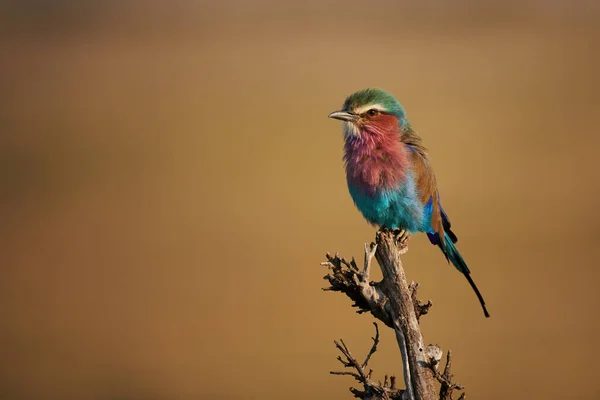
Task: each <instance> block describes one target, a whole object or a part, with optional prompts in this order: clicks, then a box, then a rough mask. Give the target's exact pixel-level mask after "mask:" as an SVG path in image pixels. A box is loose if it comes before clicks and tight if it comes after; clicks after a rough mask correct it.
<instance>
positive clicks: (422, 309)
mask: <svg viewBox="0 0 600 400" xmlns="http://www.w3.org/2000/svg"><path fill="white" fill-rule="evenodd" d="M418 288H419V284H418V283H417V282H415V281H412V282H411V283H410V285H408V289H409V290H410V297H411V298H412V301H413V306H414V307H415V314H416V316H417V321H419V320H420V319H421V315H425V314H427V313H428V312H429V309H430V308H431V306H432V305H433V304H432V303H431V300H427V303H422V302H420V301H419V299H417V289H418Z"/></svg>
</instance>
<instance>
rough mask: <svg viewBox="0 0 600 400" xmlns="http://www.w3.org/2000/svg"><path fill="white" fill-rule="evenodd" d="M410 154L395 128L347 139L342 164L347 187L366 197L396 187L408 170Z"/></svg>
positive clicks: (377, 130)
mask: <svg viewBox="0 0 600 400" xmlns="http://www.w3.org/2000/svg"><path fill="white" fill-rule="evenodd" d="M408 152H409V150H408V148H407V147H406V146H405V145H404V143H402V142H401V141H400V132H399V127H398V125H397V124H396V125H395V126H393V127H390V128H388V129H387V130H382V129H375V130H369V131H364V132H361V134H360V135H356V136H352V137H348V138H346V143H345V146H344V161H345V162H346V177H347V179H348V184H350V185H353V186H354V187H356V188H357V189H360V190H361V191H363V192H365V193H367V194H371V195H373V194H375V193H377V192H378V191H381V190H386V189H393V188H396V187H399V186H400V185H402V183H403V182H404V180H405V178H406V175H407V174H408V171H409V168H410V160H409V154H408Z"/></svg>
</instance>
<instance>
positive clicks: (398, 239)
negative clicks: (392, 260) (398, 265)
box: [392, 229, 410, 255]
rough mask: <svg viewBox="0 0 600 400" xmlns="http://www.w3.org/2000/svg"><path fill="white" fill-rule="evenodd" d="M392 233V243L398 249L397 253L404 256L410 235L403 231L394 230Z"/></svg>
mask: <svg viewBox="0 0 600 400" xmlns="http://www.w3.org/2000/svg"><path fill="white" fill-rule="evenodd" d="M392 233H393V234H394V242H395V243H396V246H397V247H398V252H399V253H400V254H401V255H402V254H405V253H406V252H407V251H408V239H409V238H410V233H408V232H407V231H405V230H404V229H394V230H393V231H392Z"/></svg>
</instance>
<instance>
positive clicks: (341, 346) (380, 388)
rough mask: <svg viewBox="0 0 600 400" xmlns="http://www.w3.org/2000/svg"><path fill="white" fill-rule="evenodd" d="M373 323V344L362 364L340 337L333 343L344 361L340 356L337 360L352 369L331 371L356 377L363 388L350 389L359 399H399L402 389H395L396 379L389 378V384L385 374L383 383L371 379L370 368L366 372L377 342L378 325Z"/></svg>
mask: <svg viewBox="0 0 600 400" xmlns="http://www.w3.org/2000/svg"><path fill="white" fill-rule="evenodd" d="M373 324H374V325H375V337H373V338H372V339H373V346H371V350H370V351H369V353H368V354H367V356H366V357H365V361H364V362H363V363H362V364H359V363H358V361H357V360H356V358H354V356H353V355H352V353H350V349H348V346H346V343H344V341H343V340H342V339H340V340H339V342H338V341H337V340H335V341H334V342H333V343H334V344H335V347H337V349H338V350H339V351H340V352H341V353H342V355H343V356H344V358H345V359H346V361H344V360H343V359H342V357H338V360H340V362H341V363H342V365H344V367H346V368H353V369H354V370H355V371H356V372H354V371H331V372H330V374H332V375H349V376H352V377H353V378H354V379H356V380H357V381H358V382H360V383H362V385H363V388H364V390H359V389H356V388H350V391H351V392H352V393H353V394H354V397H356V398H360V399H369V400H400V399H402V393H403V392H404V391H403V390H400V389H396V387H395V386H396V385H395V382H396V379H395V378H394V377H391V378H390V382H391V385H388V383H387V382H388V377H387V375H386V376H385V380H384V383H383V384H381V382H375V381H373V380H372V379H371V374H372V373H373V370H372V369H369V372H366V368H367V365H368V363H369V361H370V360H371V356H372V355H373V354H374V353H375V352H376V351H377V344H379V327H378V326H377V323H375V322H374V323H373Z"/></svg>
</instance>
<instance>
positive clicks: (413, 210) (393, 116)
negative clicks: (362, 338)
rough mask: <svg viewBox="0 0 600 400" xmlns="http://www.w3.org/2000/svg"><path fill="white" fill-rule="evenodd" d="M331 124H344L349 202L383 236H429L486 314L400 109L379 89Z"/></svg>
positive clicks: (347, 105) (347, 106)
mask: <svg viewBox="0 0 600 400" xmlns="http://www.w3.org/2000/svg"><path fill="white" fill-rule="evenodd" d="M329 118H333V119H337V120H341V121H343V130H342V131H343V136H344V157H343V160H344V164H345V169H346V181H347V184H348V190H349V192H350V196H351V197H352V200H353V201H354V204H355V205H356V207H357V208H358V210H359V211H360V212H361V213H362V215H363V217H364V218H365V219H366V220H367V221H368V222H369V223H370V224H372V225H374V226H379V228H380V229H382V230H390V231H394V232H396V233H398V232H400V233H398V234H399V235H400V236H401V237H402V240H404V241H405V240H407V239H408V237H409V236H410V235H411V234H416V233H419V232H423V233H425V234H427V237H428V238H429V241H430V242H431V244H433V245H435V246H437V247H438V248H439V249H440V250H441V251H442V253H443V254H444V256H445V257H446V260H447V261H448V262H449V263H452V265H454V267H455V268H456V269H457V270H458V271H459V272H461V273H462V274H463V275H464V276H465V278H466V279H467V281H468V282H469V284H470V285H471V287H472V288H473V290H474V291H475V294H476V295H477V298H478V299H479V302H480V303H481V307H482V309H483V313H484V315H485V316H486V317H489V316H490V314H489V313H488V310H487V308H486V305H485V301H484V299H483V296H482V295H481V293H480V292H479V289H478V288H477V285H476V284H475V282H474V281H473V279H472V278H471V271H470V270H469V268H468V267H467V264H466V262H465V260H464V259H463V257H462V256H461V254H460V253H459V251H458V249H457V248H456V242H457V241H458V238H457V236H456V235H455V234H454V232H453V231H452V229H451V227H452V226H451V224H450V219H449V218H448V215H447V214H446V212H445V211H444V208H443V207H442V204H441V201H440V194H439V191H438V188H437V184H436V178H435V174H434V171H433V169H432V166H431V161H430V158H429V155H428V152H427V149H426V148H425V147H424V145H423V139H422V138H421V137H420V136H419V135H418V134H417V133H416V132H415V131H414V130H413V128H412V126H411V124H410V122H409V121H408V119H407V117H406V111H405V109H404V107H403V106H402V105H401V104H400V103H399V102H398V100H396V98H395V97H394V96H393V95H392V94H390V93H388V92H386V91H385V90H383V89H378V88H368V89H363V90H359V91H357V92H355V93H353V94H351V95H350V96H348V97H347V98H346V100H345V101H344V104H343V106H342V109H341V110H339V111H334V112H332V113H331V114H329Z"/></svg>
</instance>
